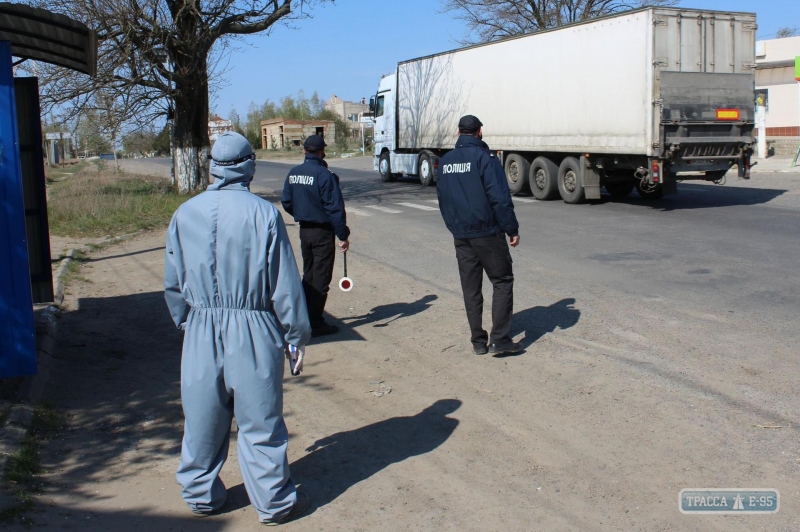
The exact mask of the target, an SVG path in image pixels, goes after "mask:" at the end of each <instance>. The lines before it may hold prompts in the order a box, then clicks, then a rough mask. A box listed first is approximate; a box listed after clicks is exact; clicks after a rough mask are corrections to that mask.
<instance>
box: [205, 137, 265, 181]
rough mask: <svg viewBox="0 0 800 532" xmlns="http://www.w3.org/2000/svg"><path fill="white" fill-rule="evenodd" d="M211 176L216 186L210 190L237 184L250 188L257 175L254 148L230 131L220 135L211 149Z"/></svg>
mask: <svg viewBox="0 0 800 532" xmlns="http://www.w3.org/2000/svg"><path fill="white" fill-rule="evenodd" d="M211 159H212V161H211V175H212V176H214V184H213V185H210V186H209V187H208V190H219V189H221V188H223V187H228V188H230V185H233V184H237V185H238V186H239V187H244V188H249V186H250V181H252V180H253V175H255V173H256V162H255V160H254V157H253V148H252V147H251V146H250V143H249V142H247V139H246V138H244V137H243V136H242V135H240V134H239V133H234V132H232V131H228V132H226V133H223V134H222V135H220V137H219V138H218V139H217V141H216V142H215V143H214V147H213V148H211Z"/></svg>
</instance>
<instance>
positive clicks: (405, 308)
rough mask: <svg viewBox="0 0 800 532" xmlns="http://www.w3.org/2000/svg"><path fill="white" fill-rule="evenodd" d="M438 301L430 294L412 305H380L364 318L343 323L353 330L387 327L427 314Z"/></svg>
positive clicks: (344, 319)
mask: <svg viewBox="0 0 800 532" xmlns="http://www.w3.org/2000/svg"><path fill="white" fill-rule="evenodd" d="M437 299H439V296H437V295H435V294H430V295H427V296H425V297H422V298H420V299H418V300H416V301H413V302H411V303H390V304H388V305H379V306H377V307H375V308H373V309H372V310H370V311H369V313H368V314H364V315H363V316H355V317H350V318H342V321H345V322H347V326H348V327H350V328H351V329H355V328H356V327H361V326H362V325H368V324H370V323H374V324H375V325H373V327H387V326H388V325H389V324H391V323H393V322H394V321H397V320H399V319H401V318H408V317H410V316H414V315H416V314H419V313H421V312H425V311H426V310H428V309H429V308H430V307H431V305H432V303H433V302H434V301H436V300H437ZM389 318H391V319H389ZM386 319H389V321H387V322H385V323H376V322H379V321H383V320H386Z"/></svg>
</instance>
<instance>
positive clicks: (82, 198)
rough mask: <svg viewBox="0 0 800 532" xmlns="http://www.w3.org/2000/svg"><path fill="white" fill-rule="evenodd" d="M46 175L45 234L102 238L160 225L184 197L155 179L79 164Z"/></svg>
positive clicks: (166, 182)
mask: <svg viewBox="0 0 800 532" xmlns="http://www.w3.org/2000/svg"><path fill="white" fill-rule="evenodd" d="M68 172H74V173H65V172H57V173H56V172H52V173H49V175H48V179H47V183H48V187H47V203H48V209H47V212H48V218H49V224H50V232H51V233H53V234H54V235H59V236H70V237H80V236H105V235H119V234H125V233H132V232H135V231H138V230H141V229H152V228H156V227H163V226H165V225H167V224H168V223H169V220H170V218H171V217H172V214H173V213H174V212H175V210H176V209H177V208H178V207H179V206H180V205H181V203H183V202H184V201H186V200H187V199H189V197H190V196H184V195H180V194H178V193H177V192H176V191H175V190H174V189H173V187H172V185H171V184H170V183H169V181H167V180H165V179H163V178H161V177H149V176H135V175H128V174H115V173H114V172H113V171H111V170H106V169H101V168H93V167H91V166H89V165H88V164H81V165H80V166H78V167H74V168H73V169H71V170H70V171H68Z"/></svg>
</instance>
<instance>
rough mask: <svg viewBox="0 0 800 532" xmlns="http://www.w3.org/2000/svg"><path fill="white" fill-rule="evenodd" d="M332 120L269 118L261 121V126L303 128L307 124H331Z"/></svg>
mask: <svg viewBox="0 0 800 532" xmlns="http://www.w3.org/2000/svg"><path fill="white" fill-rule="evenodd" d="M333 123H334V121H333V120H295V119H292V118H269V119H267V120H262V121H261V125H262V126H269V125H272V124H288V125H292V126H305V125H309V124H333Z"/></svg>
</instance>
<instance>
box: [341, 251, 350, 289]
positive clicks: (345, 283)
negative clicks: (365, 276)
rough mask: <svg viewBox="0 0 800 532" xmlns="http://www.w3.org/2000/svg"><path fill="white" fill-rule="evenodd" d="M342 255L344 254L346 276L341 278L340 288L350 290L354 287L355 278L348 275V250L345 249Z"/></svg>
mask: <svg viewBox="0 0 800 532" xmlns="http://www.w3.org/2000/svg"><path fill="white" fill-rule="evenodd" d="M342 255H344V277H342V278H341V279H340V280H339V290H341V291H342V292H349V291H350V290H352V289H353V280H352V279H350V278H349V277H348V276H347V252H346V251H345V252H344V253H342Z"/></svg>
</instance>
